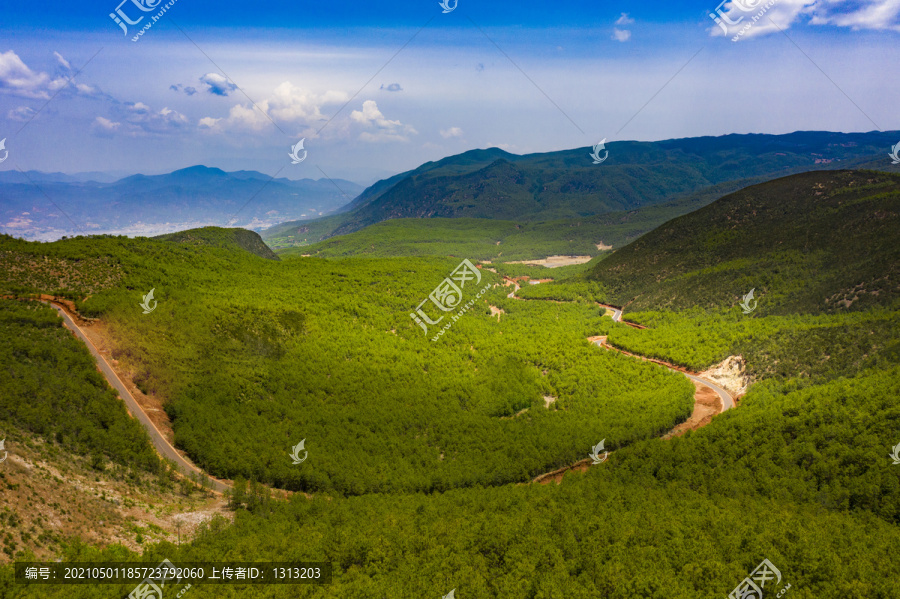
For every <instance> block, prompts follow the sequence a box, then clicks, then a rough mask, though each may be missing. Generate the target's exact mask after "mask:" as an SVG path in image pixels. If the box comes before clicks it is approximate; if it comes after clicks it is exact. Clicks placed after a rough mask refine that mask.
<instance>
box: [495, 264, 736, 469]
mask: <svg viewBox="0 0 900 599" xmlns="http://www.w3.org/2000/svg"><path fill="white" fill-rule="evenodd" d="M504 279H505V281H506V283H505V284H506V285H510V284H511V285H513V286H514V287H513V290H512V292H511V293H509V294H508V295H507V297H508V298H510V299H522V298H520V297H516V292H517V291H519V289H520V287H519V283H518V281H516V280H514V279H511V278H509V277H504ZM535 301H539V300H535ZM597 305H599V306H600V307H602V308H606V309H607V310H609V311H611V312H612V319H613V320H614V321H616V322H621V323H622V324H626V325H628V326H630V327H633V328H636V329H644V328H646V327H644V326H641V325H639V324H635V323H632V322H626V321H623V320H622V308H618V307H616V306H609V305H606V304H600V303H598V304H597ZM590 341H591V342H592V343H593V344H594V345H597V346H598V347H603V348H605V349H609V350H612V351H618V352H620V353H623V354H626V355H629V356H633V357H635V358H639V359H641V360H646V361H649V362H654V363H656V364H659V365H660V366H664V367H666V368H668V369H669V370H671V371H673V372H679V373H681V374H683V375H684V376H686V377H687V378H688V379H690V380H691V381H692V382H693V383H694V386H695V387H696V391H695V393H694V410H693V412H692V414H691V416H690V418H688V420H687V421H685V422H683V423H681V424H679V425H678V426H676V427H675V428H674V429H672V430H671V431H669V432H668V433H666V434H665V435H663V437H662V438H663V439H669V438H671V437H673V436H676V435H680V434H682V433H683V432H684V431H686V430H689V429H696V428H700V427H702V426H706V425H707V424H709V423H710V422H711V421H712V418H713V416H715V415H716V414H718V413H720V412H724V411H725V410H728V409H731V408H733V407H734V398H733V397H732V396H731V393H729V392H728V391H726V390H725V389H723V388H722V387H720V386H719V385H716V384H715V383H713V382H712V381H708V380H706V379H704V378H701V377H699V376H697V375H696V374H694V373H692V372H688V371H687V370H685V369H683V368H679V367H677V366H675V365H674V364H669V363H666V362H663V361H662V360H655V359H652V358H645V357H643V356H640V355H637V354H633V353H630V352H626V351H624V350H621V349H619V348H617V347H613V346H611V345H609V344H607V343H606V337H591V338H590ZM713 394H715V395H713ZM714 396H718V398H719V401H720V402H721V408H719V407H718V406H715V405H714V400H713V399H712V397H714ZM715 403H718V402H715ZM610 453H611V452H610ZM591 464H592V460H591V458H585V459H583V460H579V461H578V462H575V463H574V464H571V465H569V466H563V467H562V468H559V469H557V470H554V471H552V472H547V473H545V474H541V475H540V476H538V477H536V478H534V479H533V480H532V482H535V483H539V484H548V483H551V482H555V483H557V484H559V483H561V482H562V479H563V476H565V474H566V473H567V472H572V471H574V472H583V471H585V470H587V469H588V468H590V467H591Z"/></svg>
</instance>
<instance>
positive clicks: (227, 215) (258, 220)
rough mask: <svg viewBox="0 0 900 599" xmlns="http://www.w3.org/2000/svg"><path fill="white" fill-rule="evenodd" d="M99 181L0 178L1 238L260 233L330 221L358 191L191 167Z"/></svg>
mask: <svg viewBox="0 0 900 599" xmlns="http://www.w3.org/2000/svg"><path fill="white" fill-rule="evenodd" d="M110 179H112V177H109V176H108V175H104V174H103V173H79V174H76V175H66V174H63V173H42V172H39V171H27V172H24V173H22V172H20V171H3V172H0V231H2V232H4V233H8V234H11V235H14V236H16V237H24V238H26V239H38V240H50V239H57V238H59V237H61V236H63V235H77V234H96V233H114V234H126V235H132V236H133V235H158V234H162V233H168V232H172V231H177V230H184V229H189V228H195V227H198V226H206V225H219V226H235V227H244V228H250V229H261V228H265V227H268V226H271V225H273V224H276V223H280V222H284V221H287V220H297V219H299V220H304V219H308V218H318V217H321V216H324V215H327V214H331V213H333V212H335V211H336V210H337V209H339V208H340V207H341V206H344V205H346V204H349V203H350V202H351V201H352V200H353V198H355V197H356V196H357V195H359V193H360V192H361V191H362V190H363V188H362V187H361V186H359V185H357V184H356V183H353V182H352V181H346V180H343V179H333V180H331V179H319V180H314V179H302V180H299V181H292V180H290V179H285V178H278V179H272V178H271V177H270V176H268V175H265V174H263V173H259V172H255V171H237V172H233V173H227V172H225V171H223V170H221V169H217V168H209V167H205V166H192V167H189V168H184V169H181V170H177V171H174V172H171V173H168V174H165V175H132V176H129V177H125V178H123V179H118V180H110Z"/></svg>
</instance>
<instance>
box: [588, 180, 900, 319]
mask: <svg viewBox="0 0 900 599" xmlns="http://www.w3.org/2000/svg"><path fill="white" fill-rule="evenodd" d="M898 242H900V176H898V175H894V174H888V173H880V172H874V171H833V172H810V173H804V174H800V175H793V176H790V177H785V178H782V179H779V180H776V181H770V182H768V183H763V184H760V185H755V186H753V187H749V188H747V189H744V190H741V191H738V192H736V193H733V194H731V195H728V196H726V197H724V198H722V199H720V200H717V201H716V202H713V203H712V204H710V205H709V206H706V207H705V208H702V209H700V210H697V211H696V212H693V213H691V214H688V215H686V216H682V217H680V218H677V219H675V220H673V221H670V222H668V223H666V224H665V225H663V226H662V227H659V228H658V229H656V230H654V231H652V232H651V233H648V234H647V235H645V236H643V237H642V238H640V239H638V240H637V241H635V242H633V243H631V244H630V245H628V246H626V247H624V248H622V249H621V250H619V251H617V252H616V253H615V254H613V255H612V256H610V257H609V258H608V259H606V260H604V261H603V262H601V263H599V264H598V265H597V266H596V267H595V268H594V270H593V271H592V272H591V273H589V274H588V275H587V276H588V277H589V278H591V279H594V280H598V281H600V282H602V283H603V284H604V285H606V286H607V287H608V288H609V291H610V296H611V300H612V301H614V302H616V303H619V304H622V305H627V306H628V307H629V310H630V311H639V310H644V309H653V310H661V309H682V308H687V307H690V306H700V307H703V306H705V307H722V306H727V305H735V304H736V303H737V302H738V301H739V300H740V297H741V296H742V294H744V293H746V292H748V291H749V290H750V289H752V288H755V289H756V297H757V298H758V299H759V311H758V312H757V313H758V314H760V313H761V314H766V313H769V314H786V313H791V312H835V311H844V310H848V309H849V310H861V309H865V308H868V307H872V306H889V305H890V304H892V303H894V302H895V301H896V300H897V298H898V297H900V244H898Z"/></svg>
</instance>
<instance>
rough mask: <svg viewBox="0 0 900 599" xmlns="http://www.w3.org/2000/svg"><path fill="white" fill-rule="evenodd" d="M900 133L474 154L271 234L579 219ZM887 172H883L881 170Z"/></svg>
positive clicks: (801, 165) (881, 144) (877, 154)
mask: <svg viewBox="0 0 900 599" xmlns="http://www.w3.org/2000/svg"><path fill="white" fill-rule="evenodd" d="M896 136H897V132H871V133H852V134H844V133H830V132H796V133H791V134H788V135H725V136H722V137H699V138H688V139H674V140H666V141H659V142H633V141H623V142H613V143H610V144H608V146H607V149H608V150H609V158H608V159H607V160H606V161H605V162H604V163H603V164H602V165H594V164H592V162H591V160H590V158H589V156H588V154H589V152H590V148H578V149H574V150H565V151H560V152H552V153H544V154H529V155H525V156H518V155H515V154H510V153H508V152H505V151H503V150H500V149H498V148H490V149H487V150H471V151H469V152H465V153H463V154H460V155H457V156H450V157H448V158H444V159H443V160H440V161H437V162H428V163H425V164H423V165H422V166H420V167H419V168H417V169H415V170H412V171H409V172H406V173H401V174H399V175H396V176H394V177H391V178H390V179H386V180H384V181H380V182H378V183H376V184H375V185H373V186H371V187H369V188H368V189H366V190H365V191H364V192H363V193H362V194H360V195H359V197H357V198H356V199H355V200H354V201H353V203H351V204H350V205H349V206H348V207H347V208H346V209H345V212H343V213H342V214H339V215H335V216H331V217H328V218H327V219H322V220H319V221H297V222H289V223H283V224H282V225H278V226H276V227H272V228H271V229H269V230H267V231H265V232H264V239H265V240H266V241H267V242H268V243H269V244H270V245H272V246H273V247H289V246H290V245H308V244H311V243H316V242H317V241H320V240H323V239H327V238H329V237H333V236H335V235H342V234H346V233H352V232H354V231H358V230H360V229H362V228H364V227H366V226H369V225H372V224H375V223H378V222H382V221H385V220H391V219H396V218H485V219H499V220H515V221H517V222H535V221H551V220H563V219H565V220H573V219H575V220H577V219H581V218H585V217H589V216H593V215H599V214H603V213H608V212H617V211H630V210H634V209H637V208H640V207H643V206H651V205H656V204H660V203H664V202H666V201H671V200H674V199H676V198H679V197H683V196H685V195H688V194H691V193H695V192H698V191H701V190H703V189H706V188H709V187H710V186H713V185H718V184H721V183H726V182H730V181H740V180H745V179H756V178H764V179H773V178H776V177H780V176H784V175H788V174H791V173H797V172H802V171H807V170H815V169H834V168H839V167H843V168H857V167H858V166H859V165H860V164H862V163H870V162H871V161H873V160H876V159H878V158H881V162H882V163H884V165H885V166H884V168H887V166H888V165H889V161H885V160H884V155H885V152H886V149H887V148H889V147H890V146H891V144H893V143H894V141H895V138H896ZM878 168H882V167H881V166H879V167H878Z"/></svg>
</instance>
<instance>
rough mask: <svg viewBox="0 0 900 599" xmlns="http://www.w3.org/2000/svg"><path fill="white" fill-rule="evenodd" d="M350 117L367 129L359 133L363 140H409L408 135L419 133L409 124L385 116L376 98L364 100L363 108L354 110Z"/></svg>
mask: <svg viewBox="0 0 900 599" xmlns="http://www.w3.org/2000/svg"><path fill="white" fill-rule="evenodd" d="M350 119H351V120H352V121H353V122H354V123H357V124H359V125H361V126H362V127H364V128H365V129H366V131H363V132H362V133H360V134H359V139H360V140H362V141H368V142H380V141H409V137H408V136H409V135H415V134H416V133H417V131H416V130H415V129H413V128H412V127H411V126H409V125H404V124H403V123H401V122H400V121H392V120H389V119H387V118H385V116H384V115H383V114H382V113H381V111H380V110H379V109H378V104H376V103H375V100H366V101H365V102H363V108H362V110H354V111H353V112H352V113H350Z"/></svg>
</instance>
